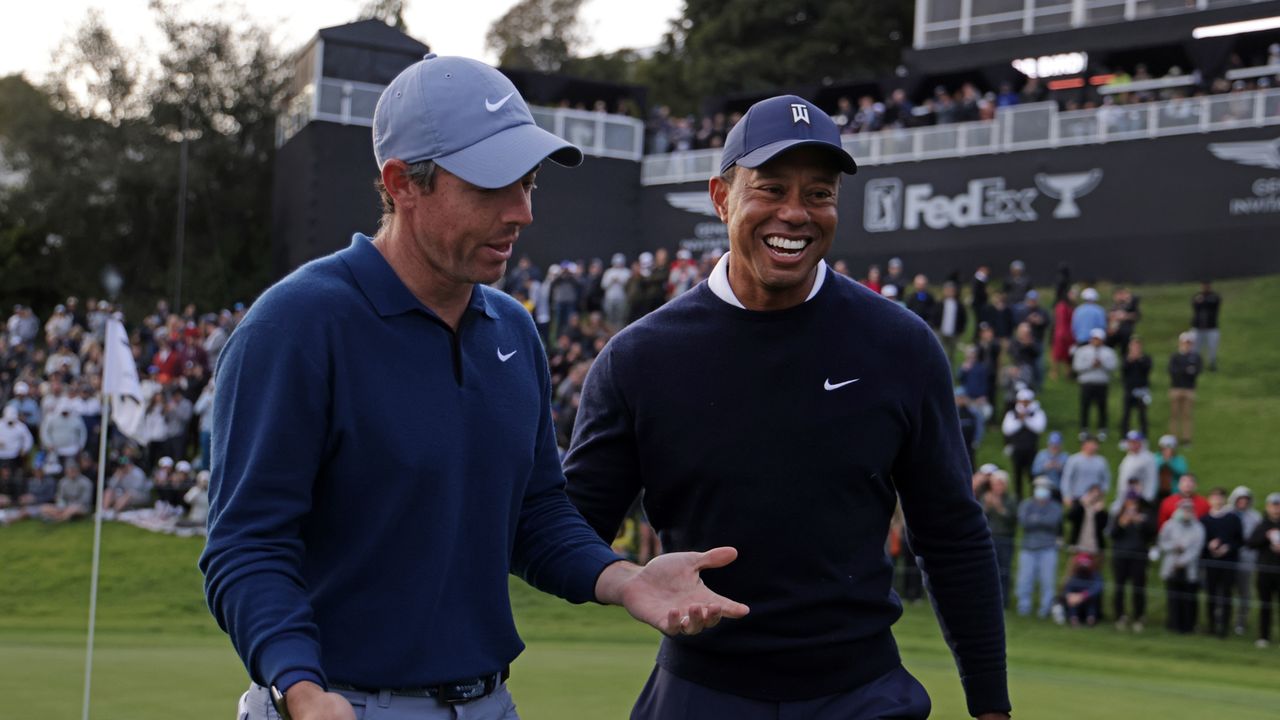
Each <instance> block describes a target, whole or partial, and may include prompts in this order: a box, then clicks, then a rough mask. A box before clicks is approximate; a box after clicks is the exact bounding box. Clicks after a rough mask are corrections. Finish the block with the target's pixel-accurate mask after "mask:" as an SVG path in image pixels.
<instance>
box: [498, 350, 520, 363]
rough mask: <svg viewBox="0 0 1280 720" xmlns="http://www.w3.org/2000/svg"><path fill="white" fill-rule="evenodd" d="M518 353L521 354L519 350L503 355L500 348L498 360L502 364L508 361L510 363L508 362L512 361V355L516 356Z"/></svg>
mask: <svg viewBox="0 0 1280 720" xmlns="http://www.w3.org/2000/svg"><path fill="white" fill-rule="evenodd" d="M518 352H520V351H519V350H512V351H511V352H509V353H506V354H503V352H502V348H498V359H499V360H501V361H502V362H506V361H508V360H510V359H511V356H512V355H515V354H516V353H518Z"/></svg>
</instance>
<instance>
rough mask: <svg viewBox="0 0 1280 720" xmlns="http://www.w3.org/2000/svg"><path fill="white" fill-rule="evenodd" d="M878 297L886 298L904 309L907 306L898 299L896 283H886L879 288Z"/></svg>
mask: <svg viewBox="0 0 1280 720" xmlns="http://www.w3.org/2000/svg"><path fill="white" fill-rule="evenodd" d="M880 297H882V298H884V299H885V300H888V301H889V302H891V303H893V304H894V305H897V306H898V307H900V308H903V309H906V307H907V304H906V303H904V302H902V301H901V300H899V299H898V286H897V285H889V284H886V285H885V286H884V287H882V288H880Z"/></svg>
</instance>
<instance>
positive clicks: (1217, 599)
mask: <svg viewBox="0 0 1280 720" xmlns="http://www.w3.org/2000/svg"><path fill="white" fill-rule="evenodd" d="M1200 522H1201V523H1202V524H1203V525H1204V537H1205V545H1204V591H1205V603H1206V605H1207V609H1208V620H1209V632H1210V633H1212V634H1214V635H1217V636H1219V637H1226V636H1227V631H1228V630H1229V629H1230V627H1231V596H1232V594H1233V592H1234V590H1235V586H1236V577H1235V576H1236V564H1237V563H1239V562H1240V547H1241V546H1242V545H1244V523H1242V522H1240V516H1239V515H1237V514H1236V513H1235V512H1234V511H1233V508H1232V507H1231V506H1230V505H1228V504H1227V491H1226V490H1225V489H1224V488H1220V487H1216V488H1214V489H1212V490H1210V491H1209V513H1208V514H1207V515H1205V516H1204V518H1203V519H1201V521H1200Z"/></svg>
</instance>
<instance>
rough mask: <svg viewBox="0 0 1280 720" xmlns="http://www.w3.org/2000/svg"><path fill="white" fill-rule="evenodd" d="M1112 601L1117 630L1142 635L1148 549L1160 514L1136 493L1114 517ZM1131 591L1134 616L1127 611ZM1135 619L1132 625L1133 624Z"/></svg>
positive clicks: (1110, 530)
mask: <svg viewBox="0 0 1280 720" xmlns="http://www.w3.org/2000/svg"><path fill="white" fill-rule="evenodd" d="M1107 536H1108V537H1110V538H1111V569H1112V583H1113V585H1114V588H1113V590H1112V598H1113V601H1114V603H1115V615H1116V629H1118V630H1125V629H1129V628H1132V629H1133V631H1134V632H1136V633H1140V632H1142V630H1143V628H1144V625H1145V623H1146V615H1147V563H1148V557H1147V550H1148V548H1150V547H1151V543H1152V541H1154V540H1155V537H1156V515H1155V512H1154V511H1153V510H1152V508H1151V506H1150V505H1149V504H1147V502H1146V501H1145V500H1143V498H1142V495H1141V494H1140V493H1138V492H1137V491H1136V490H1129V491H1128V492H1126V493H1125V495H1124V497H1123V498H1122V499H1121V500H1120V507H1118V508H1116V509H1115V510H1114V511H1113V512H1112V513H1111V514H1110V525H1109V526H1108V528H1107ZM1126 588H1130V594H1131V596H1132V607H1133V615H1129V614H1128V613H1126V612H1125V589H1126ZM1130 618H1132V623H1131V622H1130Z"/></svg>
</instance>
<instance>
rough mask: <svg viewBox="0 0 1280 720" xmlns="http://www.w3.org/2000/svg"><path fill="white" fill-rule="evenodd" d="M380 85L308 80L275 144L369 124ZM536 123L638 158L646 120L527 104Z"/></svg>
mask: <svg viewBox="0 0 1280 720" xmlns="http://www.w3.org/2000/svg"><path fill="white" fill-rule="evenodd" d="M383 87H384V86H382V85H374V84H370V83H362V82H355V81H353V80H336V79H333V78H322V79H321V80H320V81H319V93H318V94H317V92H316V85H315V84H308V85H307V86H306V87H305V88H304V89H303V91H302V92H300V93H298V94H297V95H295V96H294V97H293V98H292V99H291V100H290V101H289V103H288V105H286V107H285V110H284V112H282V113H280V116H279V118H278V119H277V120H276V147H280V146H281V145H284V144H285V143H286V142H288V141H289V138H291V137H293V136H294V135H296V134H297V133H298V131H299V130H301V129H302V128H303V127H305V126H306V125H307V123H309V122H311V121H313V120H322V121H325V122H331V123H339V124H342V125H361V126H364V127H373V111H374V109H375V108H376V107H377V106H378V98H379V97H381V95H382V90H383ZM529 110H530V112H532V113H533V119H534V122H536V123H537V124H538V125H539V126H540V127H542V128H544V129H546V130H547V131H549V132H552V133H555V134H556V135H558V136H559V137H562V138H564V139H565V140H568V141H569V142H571V143H573V144H574V145H577V146H578V147H579V148H581V149H582V151H583V152H584V153H586V154H588V155H594V156H597V157H609V158H620V159H623V160H634V161H639V160H640V158H641V156H642V155H643V152H644V123H643V122H641V121H639V120H637V119H635V118H632V117H627V116H625V115H611V114H608V113H599V112H590V111H584V110H570V109H566V108H548V107H530V108H529Z"/></svg>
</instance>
